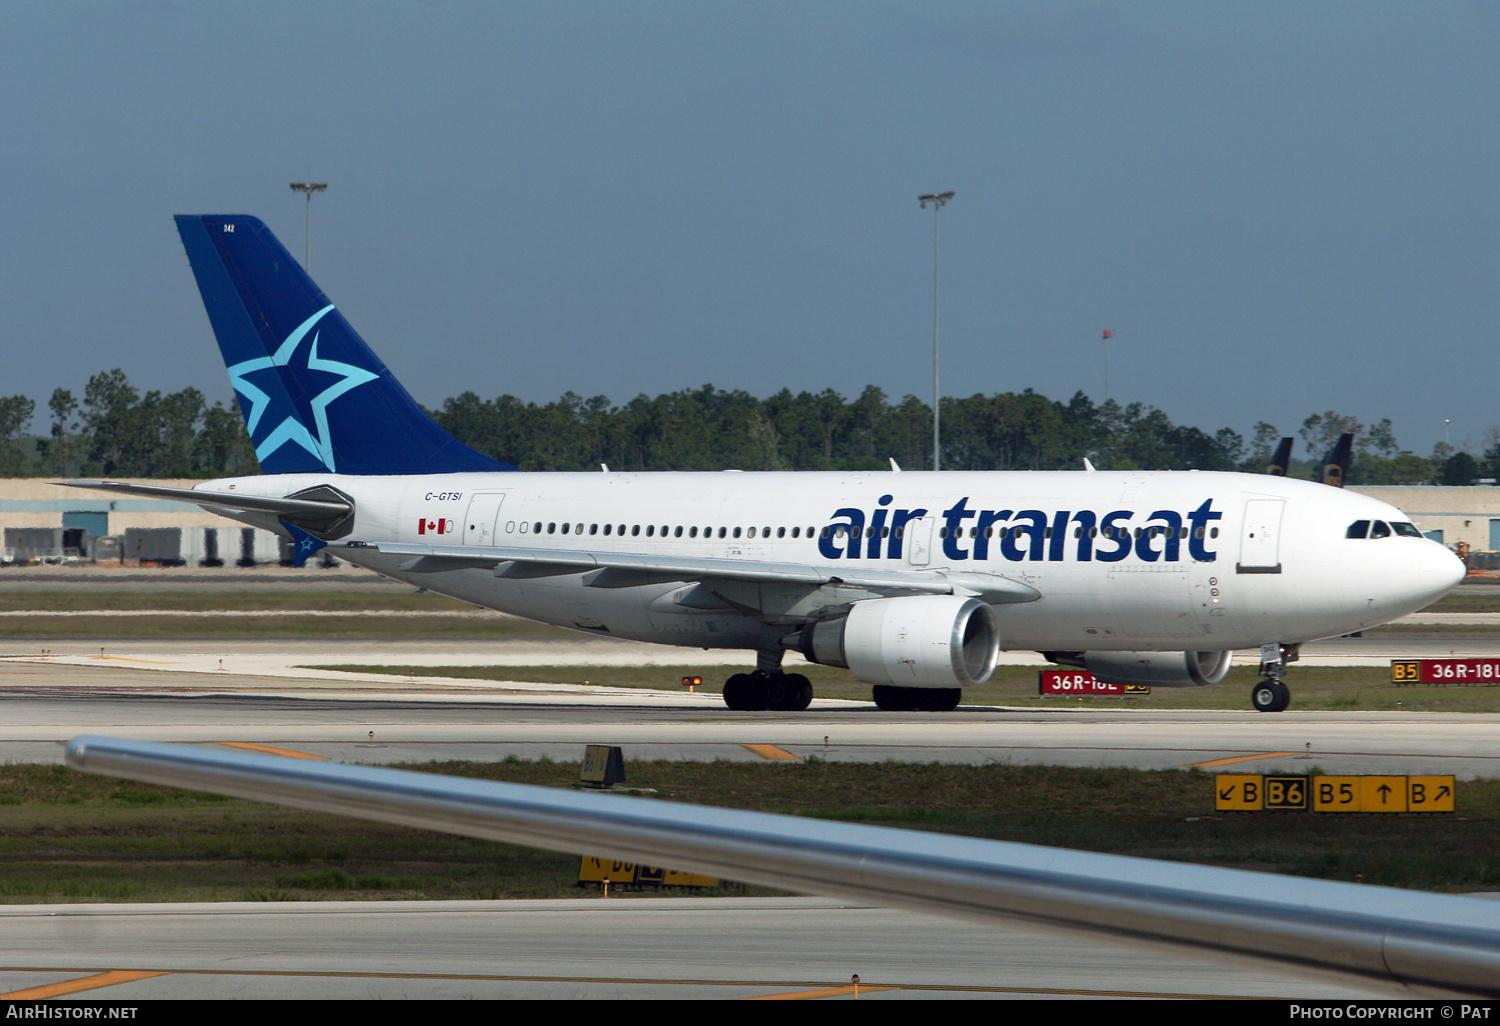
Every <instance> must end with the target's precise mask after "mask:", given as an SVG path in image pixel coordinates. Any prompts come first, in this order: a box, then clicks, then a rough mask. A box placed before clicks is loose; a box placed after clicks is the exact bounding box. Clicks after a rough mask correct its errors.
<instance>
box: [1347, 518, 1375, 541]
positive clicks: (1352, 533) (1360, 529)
mask: <svg viewBox="0 0 1500 1026" xmlns="http://www.w3.org/2000/svg"><path fill="white" fill-rule="evenodd" d="M1369 533H1370V522H1369V521H1368V520H1356V521H1355V522H1354V523H1352V524H1350V525H1349V530H1347V531H1345V532H1344V537H1345V538H1363V537H1364V536H1365V535H1367V534H1369Z"/></svg>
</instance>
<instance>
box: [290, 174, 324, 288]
mask: <svg viewBox="0 0 1500 1026" xmlns="http://www.w3.org/2000/svg"><path fill="white" fill-rule="evenodd" d="M292 191H293V192H300V193H305V194H306V195H307V249H306V251H305V252H304V254H303V256H302V269H303V270H304V271H306V272H307V273H308V274H312V197H313V193H315V192H327V191H328V183H327V182H293V183H292Z"/></svg>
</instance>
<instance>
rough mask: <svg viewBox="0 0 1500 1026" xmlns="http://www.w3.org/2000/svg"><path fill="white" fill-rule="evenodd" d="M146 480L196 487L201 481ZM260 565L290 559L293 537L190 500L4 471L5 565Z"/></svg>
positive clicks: (0, 512) (0, 537)
mask: <svg viewBox="0 0 1500 1026" xmlns="http://www.w3.org/2000/svg"><path fill="white" fill-rule="evenodd" d="M142 483H146V484H159V485H169V486H171V487H176V488H191V487H192V486H193V485H195V484H197V483H198V482H196V481H149V482H142ZM75 561H77V562H89V563H120V564H125V565H133V566H139V565H141V564H146V565H152V564H155V565H160V566H184V565H188V566H255V565H260V564H266V563H281V562H286V563H290V562H291V553H290V542H289V541H287V540H286V539H283V538H281V537H280V536H278V535H276V534H275V533H273V532H271V531H263V530H259V529H257V528H253V527H242V526H240V525H238V524H235V523H234V522H233V521H230V520H226V519H225V518H224V517H221V516H216V515H215V514H213V513H209V512H207V511H205V510H202V509H200V508H198V507H197V506H194V505H192V504H190V503H185V502H172V501H170V500H167V499H135V498H124V497H122V496H117V495H111V494H109V493H107V492H95V491H88V490H85V489H82V488H68V487H65V486H63V485H57V484H53V483H52V482H50V481H47V480H45V479H42V478H5V479H0V565H12V566H14V565H30V564H34V563H62V562H75Z"/></svg>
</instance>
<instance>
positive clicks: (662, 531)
mask: <svg viewBox="0 0 1500 1026" xmlns="http://www.w3.org/2000/svg"><path fill="white" fill-rule="evenodd" d="M513 526H514V525H513V524H512V525H508V526H507V527H506V530H507V531H509V530H511V529H512V527H513ZM584 526H585V525H583V524H558V523H556V522H553V523H550V524H543V523H542V522H541V521H540V520H539V521H537V522H536V523H534V524H522V525H521V533H522V534H527V533H530V534H541V533H542V532H543V531H546V533H547V534H570V533H571V534H583V533H584ZM587 526H588V533H589V534H604V535H612V534H618V535H621V536H622V537H623V536H624V535H625V533H626V529H627V527H628V528H629V533H630V536H631V537H632V538H638V537H640V536H641V535H642V534H644V535H645V536H646V537H647V538H656V537H661V538H666V537H669V536H670V537H673V538H681V537H683V535H684V533H685V534H686V535H687V537H689V538H697V537H698V536H699V533H700V530H701V533H702V536H703V537H704V538H712V537H713V536H714V529H713V528H712V527H704V528H701V529H700V528H697V527H681V526H678V527H672V526H671V525H669V524H663V525H662V526H660V527H657V526H656V525H655V524H647V525H645V527H642V526H641V525H640V524H629V525H627V524H604V525H602V527H601V525H599V524H589V525H587ZM718 530H719V537H720V538H730V537H733V538H740V537H746V538H754V537H755V536H756V535H757V534H759V535H760V537H762V538H769V537H771V531H772V528H769V527H761V528H755V527H744V528H741V527H734V528H729V527H721V528H719V529H718ZM774 530H775V532H776V537H778V538H786V537H788V536H790V537H792V538H801V537H802V532H803V528H800V527H793V528H790V529H789V528H785V527H778V528H775V529H774ZM806 530H807V537H809V538H811V537H812V536H813V534H814V533H816V530H817V529H816V528H812V527H809V528H807V529H806ZM824 532H825V533H824V536H825V537H826V536H827V533H826V532H827V528H824Z"/></svg>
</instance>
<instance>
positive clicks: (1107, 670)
mask: <svg viewBox="0 0 1500 1026" xmlns="http://www.w3.org/2000/svg"><path fill="white" fill-rule="evenodd" d="M1043 654H1044V655H1045V656H1047V658H1049V659H1051V660H1052V661H1053V662H1056V663H1062V664H1063V665H1065V666H1082V667H1084V668H1085V669H1087V670H1088V671H1089V672H1090V673H1092V674H1093V675H1094V678H1095V679H1096V680H1102V681H1104V682H1105V683H1106V684H1148V685H1151V686H1152V687H1158V688H1199V687H1203V686H1204V685H1205V684H1217V683H1219V681H1221V680H1223V679H1224V675H1225V674H1226V673H1228V672H1229V660H1230V657H1231V656H1233V655H1234V653H1233V652H1045V653H1043Z"/></svg>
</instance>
